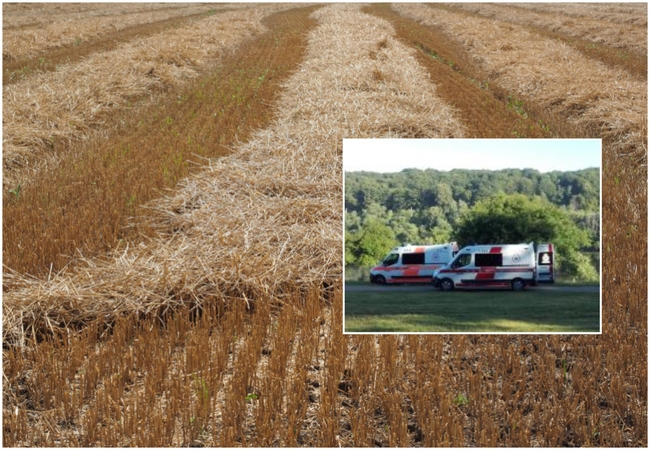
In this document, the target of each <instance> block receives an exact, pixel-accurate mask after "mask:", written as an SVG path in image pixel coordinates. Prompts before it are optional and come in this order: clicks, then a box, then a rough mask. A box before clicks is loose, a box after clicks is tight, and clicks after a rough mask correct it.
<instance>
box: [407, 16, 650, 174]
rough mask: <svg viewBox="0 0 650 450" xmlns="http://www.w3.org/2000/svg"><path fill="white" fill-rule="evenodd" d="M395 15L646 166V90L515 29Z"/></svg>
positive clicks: (471, 19)
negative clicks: (459, 48) (449, 41)
mask: <svg viewBox="0 0 650 450" xmlns="http://www.w3.org/2000/svg"><path fill="white" fill-rule="evenodd" d="M394 8H395V9H396V10H397V11H398V12H400V14H403V15H404V16H406V17H409V18H412V19H413V20H417V21H419V22H420V23H423V24H424V25H427V26H432V27H439V28H440V29H442V30H444V32H445V33H447V34H449V35H450V36H451V37H453V38H454V39H456V40H458V41H460V42H462V43H463V44H464V46H465V47H466V49H467V50H468V51H469V52H470V53H471V54H472V56H473V57H474V58H475V59H476V60H477V61H478V62H479V64H480V66H481V67H482V68H483V69H484V70H486V71H487V72H488V73H489V75H490V80H489V81H490V83H495V84H497V85H499V86H501V87H502V88H504V89H507V90H508V91H510V92H512V93H513V95H515V96H517V97H520V98H523V99H526V100H530V101H533V102H535V103H537V104H538V105H541V107H543V108H546V109H548V110H550V111H552V112H554V113H556V114H559V115H561V116H562V117H566V119H567V120H568V121H569V122H571V123H573V124H575V125H577V126H579V127H581V128H582V129H583V130H584V131H585V134H586V136H588V137H601V138H603V139H604V140H605V142H606V143H607V144H608V145H611V149H612V150H613V151H615V152H616V153H619V154H620V153H631V152H634V153H635V156H636V157H637V158H638V159H639V162H640V164H647V154H646V152H647V148H646V134H647V125H646V121H647V112H646V107H647V103H648V96H647V82H644V81H639V80H638V79H637V78H636V77H633V76H631V75H629V74H628V73H627V72H625V71H623V70H617V69H612V68H608V67H605V66H604V65H603V64H601V63H599V62H596V61H593V60H591V59H589V58H586V57H585V56H583V55H582V54H581V53H580V52H578V51H576V50H574V49H572V48H570V47H569V46H567V45H566V44H564V43H562V42H560V41H557V40H553V39H547V38H543V37H540V36H539V35H537V34H534V33H530V32H528V31H526V30H525V29H524V28H523V27H521V26H518V25H514V24H507V23H499V22H495V21H493V20H489V19H483V18H477V17H468V16H467V15H465V14H457V13H451V12H447V11H444V10H442V9H438V8H435V9H434V8H429V7H427V6H424V5H414V4H396V5H394Z"/></svg>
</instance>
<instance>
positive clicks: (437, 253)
mask: <svg viewBox="0 0 650 450" xmlns="http://www.w3.org/2000/svg"><path fill="white" fill-rule="evenodd" d="M456 252H458V245H456V243H455V242H449V243H447V244H436V245H404V246H402V247H396V248H394V249H393V250H391V252H390V253H389V254H388V255H386V257H385V258H384V259H383V260H382V262H381V263H379V264H378V265H377V266H375V267H373V268H372V270H371V271H370V282H371V283H377V284H395V283H430V282H431V277H432V276H433V273H434V271H435V270H437V269H439V268H441V267H442V266H444V265H445V264H447V263H448V262H449V261H451V260H452V258H453V257H454V255H455V254H456Z"/></svg>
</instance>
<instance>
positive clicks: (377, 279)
mask: <svg viewBox="0 0 650 450" xmlns="http://www.w3.org/2000/svg"><path fill="white" fill-rule="evenodd" d="M375 283H377V284H386V278H384V276H383V275H377V276H376V277H375Z"/></svg>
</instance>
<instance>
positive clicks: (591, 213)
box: [345, 168, 600, 279]
mask: <svg viewBox="0 0 650 450" xmlns="http://www.w3.org/2000/svg"><path fill="white" fill-rule="evenodd" d="M345 177H346V178H345V209H346V214H345V227H346V248H345V250H346V251H345V261H346V264H349V265H355V266H368V265H371V264H374V263H376V262H377V260H378V259H379V258H381V256H383V254H384V253H385V252H386V251H387V250H389V249H390V248H391V247H393V246H395V245H398V244H400V243H404V242H410V243H420V244H426V243H441V242H447V241H450V240H456V241H458V243H459V244H460V245H461V246H462V245H467V244H472V243H491V242H492V243H496V242H497V241H498V242H500V243H506V242H521V241H526V242H527V241H532V240H535V241H538V242H542V241H555V242H557V243H558V244H559V247H558V252H559V253H560V254H561V255H562V258H561V260H562V262H563V263H564V264H563V265H564V267H563V269H564V271H565V273H566V274H569V275H570V276H572V277H573V278H580V279H594V278H595V277H597V273H596V272H595V271H593V270H590V268H589V267H588V266H589V263H588V260H587V259H586V257H585V256H584V255H580V252H581V251H589V250H591V251H595V250H599V241H600V217H599V207H600V171H599V169H598V168H590V169H584V170H580V171H574V172H559V171H555V172H548V173H540V172H538V171H536V170H532V169H524V170H520V169H505V170H500V171H487V170H462V169H456V170H452V171H449V172H442V171H437V170H432V169H427V170H417V169H406V170H403V171H402V172H398V173H386V174H381V173H374V172H346V174H345Z"/></svg>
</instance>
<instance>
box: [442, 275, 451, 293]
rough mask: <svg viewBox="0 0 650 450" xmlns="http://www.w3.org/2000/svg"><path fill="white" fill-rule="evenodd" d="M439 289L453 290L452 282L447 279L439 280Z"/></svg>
mask: <svg viewBox="0 0 650 450" xmlns="http://www.w3.org/2000/svg"><path fill="white" fill-rule="evenodd" d="M440 289H442V290H443V291H451V290H453V289H454V282H453V281H451V280H450V279H449V278H443V279H442V280H440Z"/></svg>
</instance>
